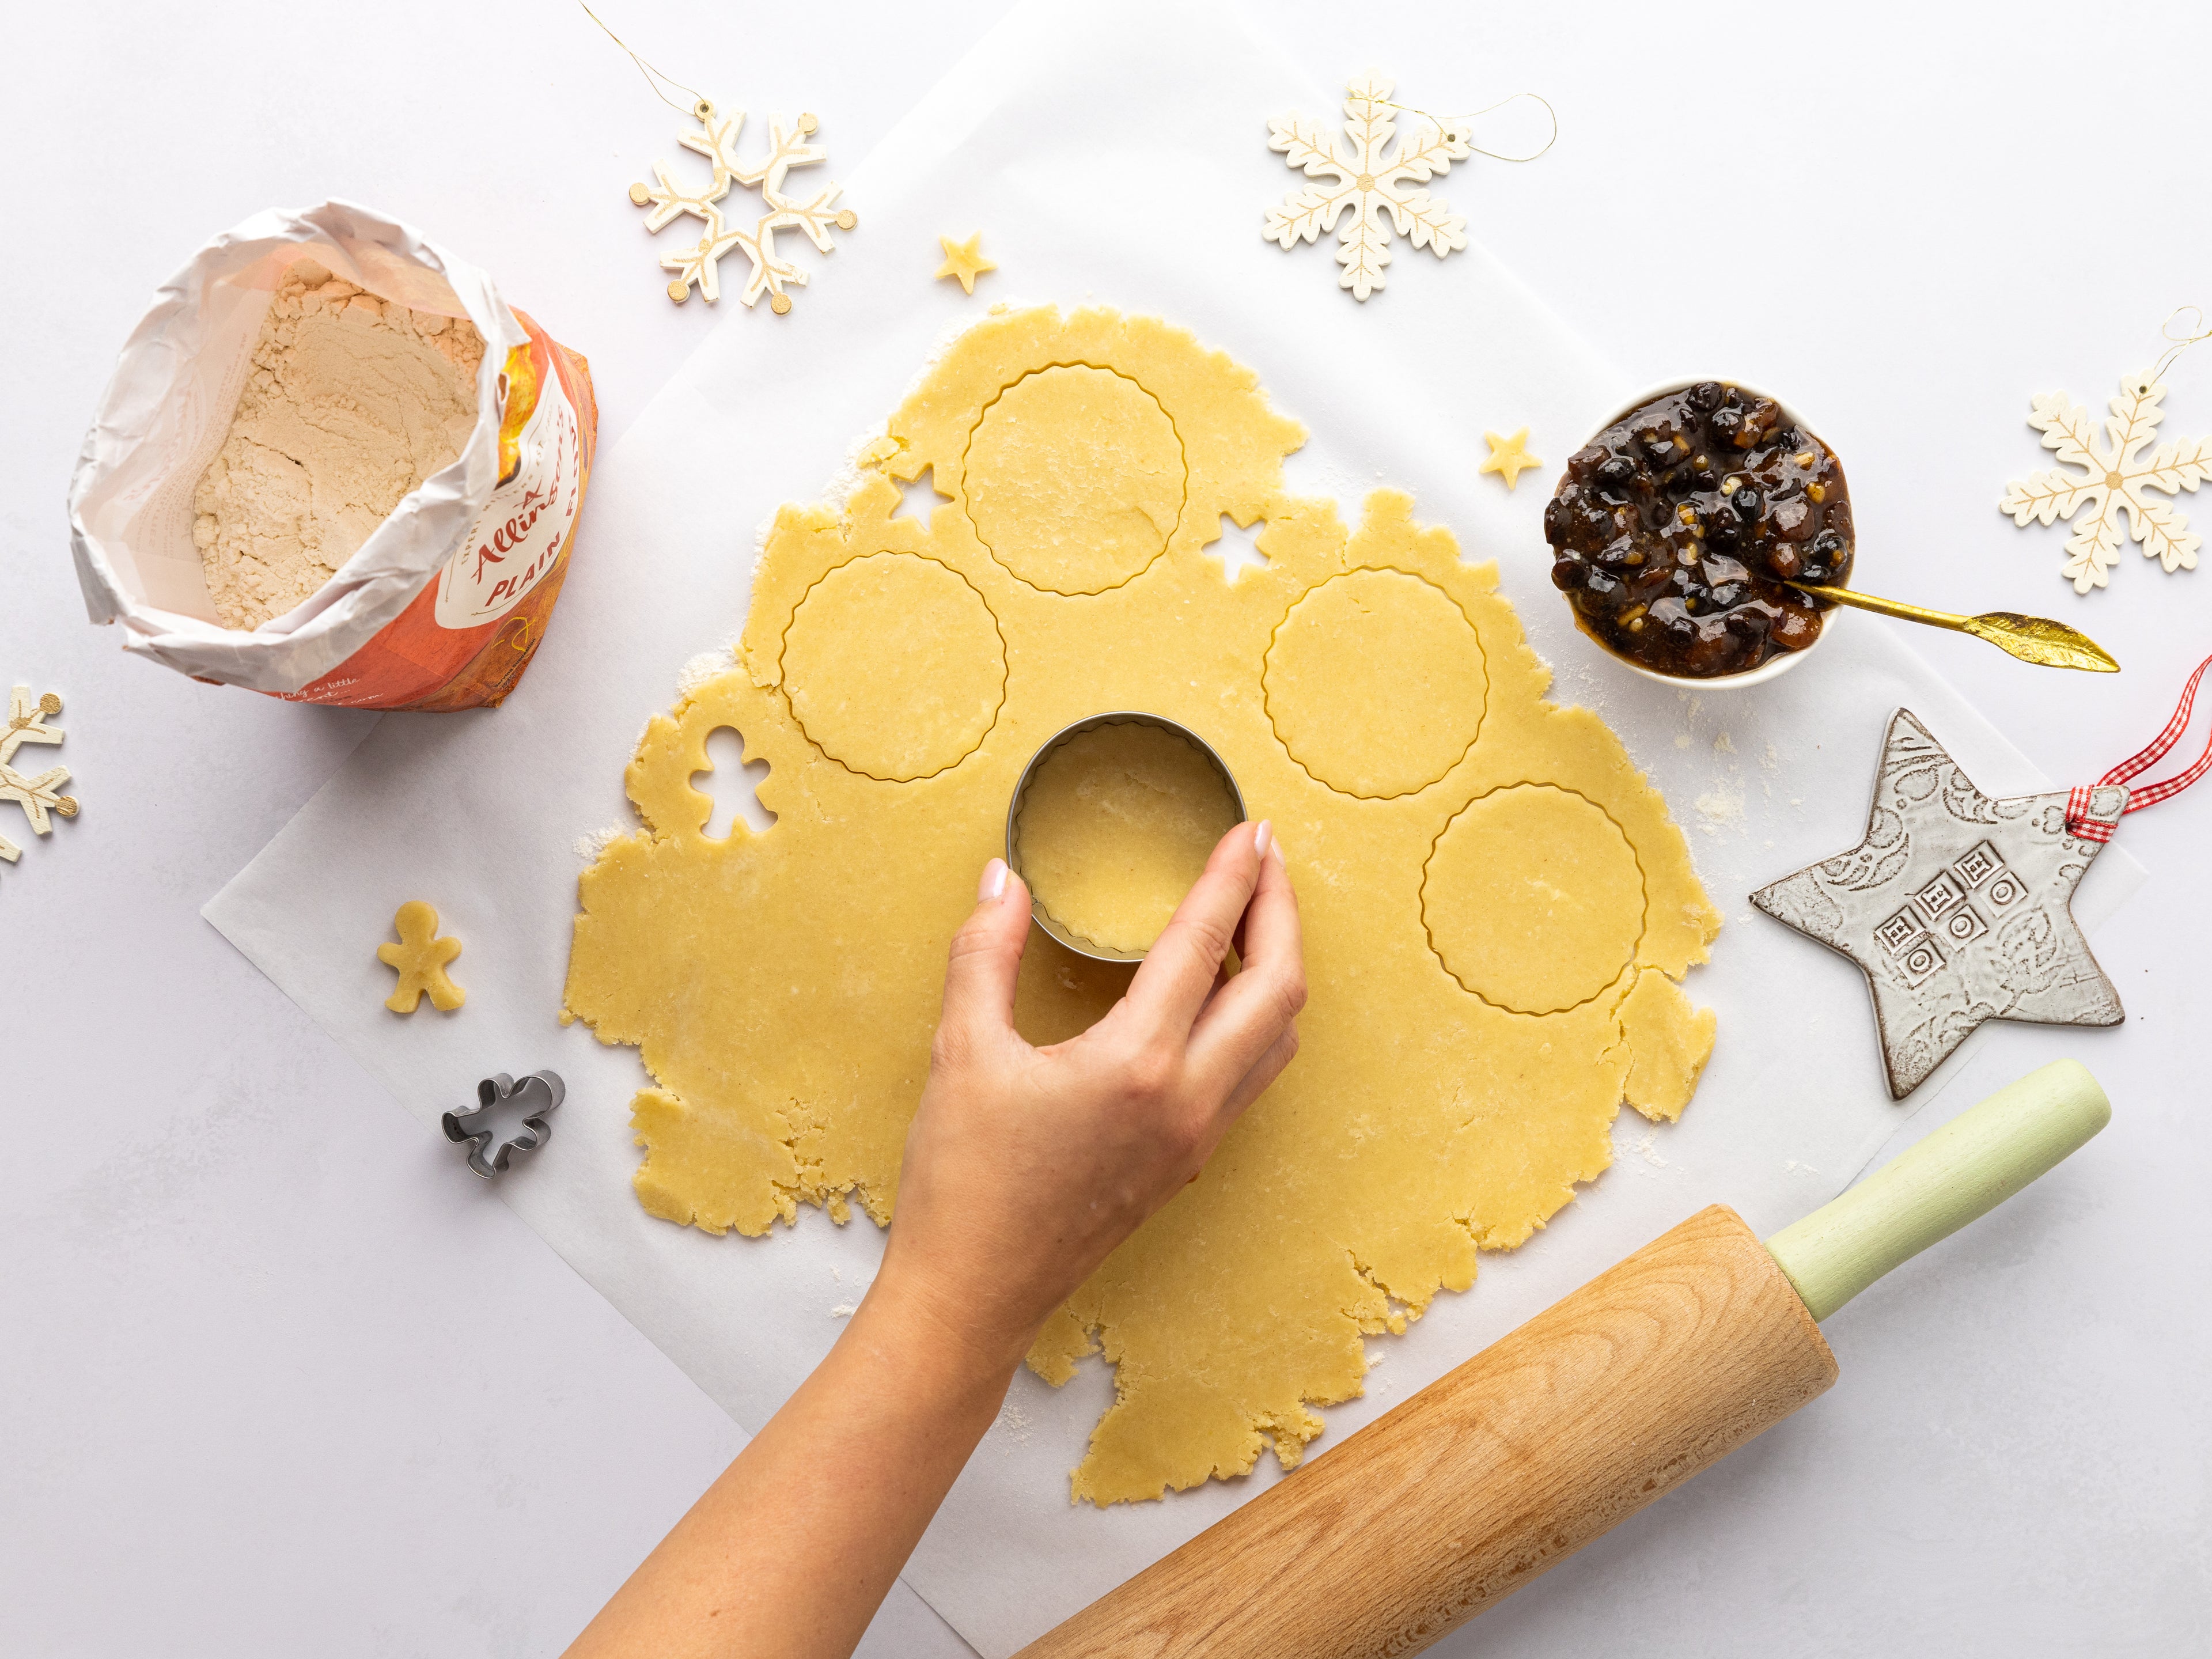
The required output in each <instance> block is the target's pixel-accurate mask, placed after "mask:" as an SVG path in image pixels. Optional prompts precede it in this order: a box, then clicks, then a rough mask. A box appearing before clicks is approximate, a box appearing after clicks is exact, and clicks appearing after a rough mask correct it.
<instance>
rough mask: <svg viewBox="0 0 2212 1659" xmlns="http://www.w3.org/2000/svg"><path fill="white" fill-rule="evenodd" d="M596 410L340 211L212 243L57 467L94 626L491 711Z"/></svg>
mask: <svg viewBox="0 0 2212 1659" xmlns="http://www.w3.org/2000/svg"><path fill="white" fill-rule="evenodd" d="M597 428H598V410H597V406H596V405H595V404H594V403H593V402H592V381H591V374H590V371H589V369H588V368H587V367H586V363H585V361H584V359H583V358H582V357H580V356H577V355H576V354H575V353H574V352H572V351H570V350H568V349H566V348H565V347H563V346H562V345H560V344H559V343H556V341H555V340H554V339H553V338H552V337H550V336H549V335H548V334H546V333H545V331H544V330H542V329H540V328H539V327H538V325H537V324H535V323H534V322H532V320H531V319H529V318H528V317H527V316H526V315H524V314H523V313H521V312H520V311H517V310H514V309H513V308H512V307H509V306H508V305H507V302H506V301H504V300H502V299H501V297H500V295H499V290H498V289H497V288H496V287H495V285H494V284H493V283H492V280H491V278H490V277H489V276H487V275H486V274H485V273H484V272H483V271H481V270H477V268H476V267H474V266H473V265H471V264H467V263H465V261H463V260H460V259H457V258H454V257H453V255H452V254H450V253H448V252H446V251H445V250H444V249H442V248H441V247H439V246H437V245H436V244H435V243H434V242H432V241H430V240H428V239H427V238H426V237H424V236H423V235H422V234H421V233H420V232H419V231H416V230H415V229H414V228H411V227H410V226H408V225H405V224H403V223H401V222H398V221H397V220H394V219H388V218H386V217H385V216H383V215H381V214H379V213H374V212H372V211H371V210H368V209H367V208H363V207H360V206H357V205H356V204H352V203H349V202H326V203H325V204H323V205H322V206H320V207H318V208H314V209H313V210H309V211H307V212H304V213H283V212H270V213H264V214H260V215H258V216H256V217H254V218H252V219H249V220H247V221H246V222H245V223H244V224H242V225H240V226H239V227H238V228H236V229H234V230H232V231H229V232H228V233H226V234H223V235H221V236H218V237H216V239H215V240H213V241H211V242H210V243H209V244H208V245H207V246H205V247H204V248H202V249H201V250H200V251H199V252H198V253H197V254H195V255H194V256H193V258H192V259H191V263H190V264H186V265H185V268H184V269H183V270H181V271H179V273H178V274H177V275H176V276H175V277H173V279H171V281H170V282H169V283H167V285H166V286H165V287H163V288H162V289H161V293H160V294H159V295H157V296H156V298H155V302H154V307H153V308H152V309H151V310H150V311H149V312H148V313H146V315H145V317H144V318H143V319H142V320H141V321H140V323H139V325H138V326H137V329H136V330H135V331H133V332H132V334H131V338H130V340H129V341H128V342H127V343H125V346H124V348H123V352H122V356H121V357H120V359H119V360H118V362H117V365H116V370H115V376H114V379H113V380H112V381H111V382H110V383H109V385H108V387H107V391H106V394H105V395H104V396H103V398H101V400H100V410H99V413H98V415H97V416H95V417H94V421H93V424H92V429H91V431H90V432H88V434H87V435H86V436H85V441H84V447H83V449H82V453H80V454H79V456H78V459H77V465H76V473H75V475H74V477H72V478H71V480H70V549H71V551H72V553H73V554H74V555H75V557H76V568H77V578H78V580H79V581H80V582H81V583H82V586H83V588H84V596H85V604H86V606H87V608H88V610H89V611H90V612H91V615H92V619H93V620H94V622H99V623H122V625H123V630H124V635H123V643H124V647H125V649H126V650H130V651H136V652H139V653H143V654H144V655H146V656H149V657H153V658H155V659H157V660H159V661H161V662H164V663H167V665H169V666H170V667H172V668H174V669H177V670H179V671H182V672H184V673H186V674H190V675H191V676H192V677H193V678H196V679H202V680H211V681H217V682H221V683H222V684H229V685H242V686H246V687H249V688H251V689H252V690H256V691H265V692H267V693H269V694H270V696H279V697H284V698H288V699H290V700H292V701H294V702H321V703H336V704H340V705H343V706H345V707H348V708H421V709H453V708H476V707H478V706H481V705H487V704H491V705H495V704H497V703H498V702H501V700H502V699H503V698H504V697H505V696H507V693H508V692H509V691H511V690H513V688H514V686H515V684H516V683H517V682H518V681H519V680H520V678H522V672H523V670H524V669H525V668H526V667H527V666H528V665H529V662H530V659H531V656H532V653H534V652H535V651H536V650H537V648H538V641H539V639H540V638H541V637H543V635H544V629H545V624H546V622H547V619H548V618H549V617H550V615H551V614H552V610H553V605H554V601H555V599H556V598H557V597H558V596H559V594H560V591H561V580H562V575H563V574H565V573H566V570H567V568H568V552H569V547H570V544H571V543H572V542H573V541H574V535H575V526H576V515H577V512H578V510H579V509H580V507H581V506H582V504H583V499H584V488H585V485H586V482H587V481H588V479H589V477H590V476H591V465H592V442H593V439H594V437H595V435H596V433H597Z"/></svg>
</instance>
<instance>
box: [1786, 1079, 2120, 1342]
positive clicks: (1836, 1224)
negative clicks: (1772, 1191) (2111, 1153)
mask: <svg viewBox="0 0 2212 1659" xmlns="http://www.w3.org/2000/svg"><path fill="white" fill-rule="evenodd" d="M2111 1121H2112V1103H2111V1102H2110V1101H2108V1100H2106V1098H2105V1091H2103V1090H2102V1089H2101V1088H2100V1087H2098V1085H2097V1079H2094V1078H2093V1077H2091V1076H2090V1075H2089V1072H2088V1068H2087V1067H2086V1066H2083V1065H2082V1064H2081V1062H2080V1061H2079V1060H2053V1061H2051V1064H2050V1065H2048V1066H2044V1067H2043V1068H2042V1069H2041V1070H2039V1071H2034V1072H2030V1073H2028V1074H2027V1076H2026V1077H2024V1078H2022V1079H2020V1081H2019V1082H2017V1083H2015V1084H2012V1085H2008V1087H2006V1088H2002V1089H2000V1090H1998V1091H1997V1092H1996V1093H1995V1094H1993V1095H1991V1096H1990V1097H1989V1098H1988V1099H1987V1100H1985V1101H1984V1102H1982V1103H1981V1104H1980V1105H1978V1106H1976V1107H1974V1108H1972V1109H1971V1110H1968V1111H1965V1112H1961V1113H1960V1114H1959V1115H1958V1116H1957V1117H1955V1118H1953V1119H1952V1120H1951V1121H1949V1122H1948V1123H1947V1124H1945V1125H1944V1126H1943V1127H1942V1128H1940V1129H1938V1130H1936V1132H1935V1133H1933V1134H1931V1135H1929V1137H1928V1138H1927V1139H1924V1140H1922V1141H1920V1142H1918V1143H1917V1145H1915V1146H1911V1147H1910V1148H1908V1149H1907V1150H1906V1151H1905V1152H1901V1153H1899V1155H1898V1157H1897V1158H1895V1159H1894V1160H1893V1162H1891V1163H1889V1164H1885V1165H1883V1166H1882V1167H1881V1169H1880V1170H1876V1171H1875V1173H1874V1174H1872V1175H1870V1176H1868V1177H1867V1178H1866V1179H1865V1180H1864V1181H1862V1182H1859V1183H1858V1185H1857V1186H1856V1187H1853V1188H1850V1191H1848V1192H1846V1193H1844V1194H1843V1196H1842V1197H1840V1198H1838V1199H1837V1200H1835V1201H1834V1202H1833V1203H1831V1204H1827V1205H1824V1206H1821V1207H1820V1209H1817V1210H1815V1211H1814V1212H1813V1213H1812V1214H1810V1215H1808V1216H1807V1217H1806V1218H1804V1219H1803V1220H1802V1221H1800V1222H1797V1223H1796V1224H1795V1225H1791V1226H1788V1227H1784V1229H1783V1230H1782V1231H1780V1232H1778V1233H1777V1234H1775V1235H1774V1237H1771V1238H1770V1239H1768V1240H1767V1241H1766V1249H1767V1254H1769V1255H1771V1256H1772V1257H1773V1258H1774V1260H1775V1261H1776V1263H1777V1264H1778V1266H1779V1267H1781V1269H1782V1271H1783V1272H1784V1273H1785V1274H1786V1275H1788V1277H1789V1279H1790V1283H1791V1284H1792V1285H1796V1288H1797V1294H1798V1295H1799V1296H1801V1297H1803V1298H1804V1300H1805V1306H1806V1309H1807V1310H1808V1311H1809V1312H1810V1313H1811V1314H1812V1316H1813V1317H1814V1319H1826V1317H1827V1316H1829V1315H1830V1314H1832V1313H1833V1312H1835V1310H1837V1309H1838V1308H1840V1307H1842V1306H1843V1305H1844V1304H1845V1303H1846V1302H1848V1301H1850V1299H1851V1298H1852V1297H1855V1296H1857V1294H1858V1293H1859V1292H1860V1291H1863V1290H1864V1289H1866V1287H1867V1286H1868V1285H1871V1284H1873V1283H1874V1282H1875V1280H1876V1279H1880V1278H1881V1276H1882V1275H1883V1274H1884V1273H1887V1272H1888V1271H1889V1270H1890V1269H1891V1268H1893V1267H1897V1266H1899V1265H1900V1264H1901V1263H1903V1262H1905V1261H1910V1260H1911V1258H1912V1257H1914V1256H1916V1255H1919V1254H1920V1252H1921V1251H1923V1250H1924V1249H1927V1248H1928V1247H1929V1245H1930V1244H1933V1243H1936V1241H1937V1240H1938V1239H1942V1238H1948V1237H1950V1236H1951V1235H1952V1234H1953V1233H1954V1232H1956V1231H1959V1229H1960V1228H1961V1227H1963V1226H1965V1225H1966V1224H1967V1223H1968V1222H1970V1221H1972V1220H1974V1219H1976V1218H1978V1217H1981V1216H1984V1215H1987V1214H1988V1213H1989V1212H1990V1211H1991V1210H1994V1209H1995V1208H1996V1206H1998V1205H2000V1204H2002V1203H2003V1202H2004V1201H2005V1200H2007V1199H2008V1198H2010V1197H2011V1196H2012V1195H2013V1194H2015V1193H2016V1192H2018V1191H2019V1190H2020V1189H2021V1188H2023V1187H2025V1186H2027V1183H2028V1182H2031V1181H2033V1180H2034V1179H2035V1178H2036V1177H2037V1176H2039V1175H2042V1174H2043V1173H2044V1172H2045V1171H2046V1170H2050V1169H2051V1168H2052V1167H2053V1166H2054V1165H2055V1164H2057V1163H2058V1162H2059V1161H2060V1160H2061V1159H2062V1158H2065V1157H2066V1156H2067V1154H2068V1153H2069V1152H2075V1151H2076V1150H2078V1149H2079V1148H2080V1147H2081V1146H2083V1145H2084V1144H2085V1143H2086V1142H2087V1140H2088V1139H2089V1138H2090V1136H2092V1135H2093V1134H2095V1133H2097V1131H2098V1130H2100V1129H2101V1128H2103V1127H2105V1125H2106V1124H2107V1123H2109V1122H2111Z"/></svg>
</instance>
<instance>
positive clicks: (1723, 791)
mask: <svg viewBox="0 0 2212 1659" xmlns="http://www.w3.org/2000/svg"><path fill="white" fill-rule="evenodd" d="M1698 816H1699V817H1702V818H1703V819H1704V820H1705V833H1706V834H1707V835H1709V836H1717V835H1719V834H1721V833H1722V832H1723V830H1726V829H1731V828H1734V827H1737V826H1740V825H1741V823H1743V787H1742V786H1741V785H1740V784H1736V783H1733V782H1729V781H1723V782H1721V783H1718V784H1716V785H1715V786H1714V787H1711V789H1708V790H1707V791H1705V793H1704V794H1702V795H1700V796H1699V797H1698Z"/></svg>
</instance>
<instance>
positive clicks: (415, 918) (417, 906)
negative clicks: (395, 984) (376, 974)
mask: <svg viewBox="0 0 2212 1659" xmlns="http://www.w3.org/2000/svg"><path fill="white" fill-rule="evenodd" d="M392 930H393V931H394V932H395V933H398V935H399V943H398V944H397V945H378V946H377V947H376V959H377V960H378V961H379V962H381V963H384V965H385V966H386V967H387V968H397V969H398V970H399V988H398V990H396V991H394V992H393V993H392V995H391V997H390V998H389V999H387V1000H386V1002H385V1005H384V1006H386V1007H387V1008H389V1009H391V1010H392V1012H393V1013H395V1014H411V1013H413V1012H415V1008H416V1004H418V1003H420V1002H421V1001H422V993H423V992H425V991H428V993H429V994H430V1001H431V1003H432V1005H433V1006H435V1007H436V1008H438V1009H439V1010H440V1011H441V1012H445V1013H451V1012H453V1010H454V1009H456V1008H458V1007H459V1006H461V1005H462V1004H463V1003H464V1002H466V1001H467V1000H469V994H468V993H467V992H466V991H464V990H463V989H461V987H459V986H458V985H456V984H454V983H453V981H452V980H450V979H448V978H447V976H446V964H447V963H449V962H451V961H452V960H453V958H454V957H457V956H459V955H460V953H461V942H460V940H459V939H440V938H439V937H438V912H437V910H436V908H435V907H433V906H431V905H428V904H425V903H423V902H422V900H421V899H410V900H408V902H406V903H404V904H403V905H401V906H400V907H399V913H398V915H395V916H393V917H392Z"/></svg>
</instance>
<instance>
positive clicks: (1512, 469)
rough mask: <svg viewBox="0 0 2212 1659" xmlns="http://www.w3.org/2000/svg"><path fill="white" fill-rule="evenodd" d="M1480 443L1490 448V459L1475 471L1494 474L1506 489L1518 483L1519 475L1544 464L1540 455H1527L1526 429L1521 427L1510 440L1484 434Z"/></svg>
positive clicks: (1489, 433)
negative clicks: (1500, 479) (1499, 478)
mask: <svg viewBox="0 0 2212 1659" xmlns="http://www.w3.org/2000/svg"><path fill="white" fill-rule="evenodd" d="M1482 441H1484V442H1485V443H1486V444H1488V445H1489V446H1490V459H1488V460H1486V461H1485V462H1484V463H1483V464H1482V465H1480V466H1479V467H1477V468H1476V469H1475V471H1478V472H1495V473H1496V474H1498V477H1501V478H1503V479H1504V480H1505V487H1506V489H1512V488H1513V486H1514V485H1515V484H1516V483H1518V482H1520V478H1521V475H1522V473H1523V472H1527V471H1530V470H1531V469H1532V468H1534V467H1540V466H1541V465H1543V464H1544V458H1543V457H1542V456H1541V455H1531V454H1530V453H1528V428H1527V427H1525V426H1524V427H1522V428H1521V429H1520V430H1519V431H1518V432H1516V433H1515V434H1514V435H1512V436H1511V437H1510V438H1501V437H1499V436H1498V435H1497V434H1496V433H1495V432H1486V433H1484V434H1483V435H1482Z"/></svg>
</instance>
